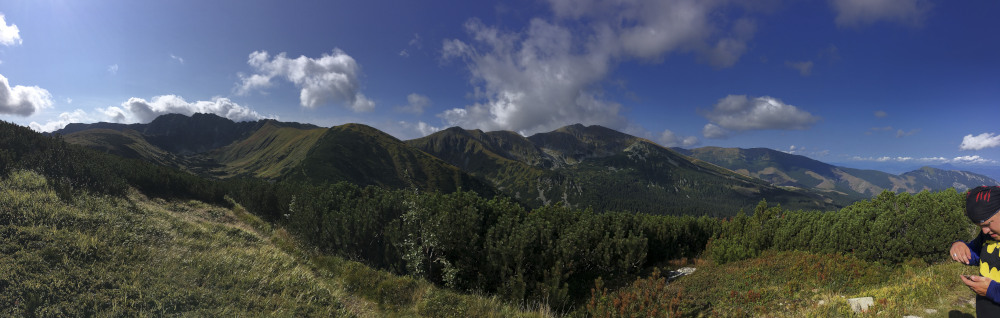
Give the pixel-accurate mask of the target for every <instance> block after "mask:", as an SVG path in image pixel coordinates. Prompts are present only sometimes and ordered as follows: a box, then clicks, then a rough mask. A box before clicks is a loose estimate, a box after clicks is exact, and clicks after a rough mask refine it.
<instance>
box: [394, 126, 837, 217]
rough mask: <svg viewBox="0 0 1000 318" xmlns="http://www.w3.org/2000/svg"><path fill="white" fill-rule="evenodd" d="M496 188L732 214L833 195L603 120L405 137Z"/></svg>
mask: <svg viewBox="0 0 1000 318" xmlns="http://www.w3.org/2000/svg"><path fill="white" fill-rule="evenodd" d="M407 143H408V144H410V145H412V146H414V147H417V148H419V149H421V150H423V151H425V152H427V153H430V154H433V155H435V156H437V157H438V158H441V159H442V160H445V161H447V162H449V163H451V164H453V165H455V166H457V167H460V168H462V169H464V170H466V171H467V172H469V173H471V174H473V175H476V176H480V177H483V178H485V179H487V180H489V181H491V182H493V184H494V185H495V186H497V188H498V189H500V190H501V191H504V192H506V193H509V194H511V195H512V196H515V197H517V198H519V199H520V200H522V201H524V202H527V203H528V204H530V205H532V206H540V205H546V204H553V203H556V202H562V203H563V204H566V205H570V206H574V207H592V208H594V209H597V210H599V211H612V210H617V211H634V212H645V213H652V214H708V215H731V214H735V213H736V211H738V210H739V209H740V208H747V207H750V206H752V205H753V204H756V202H758V201H759V200H760V199H763V198H766V199H767V200H768V201H769V202H777V203H781V204H782V205H784V206H789V207H795V208H803V209H826V208H831V207H833V206H832V205H830V202H828V201H826V200H825V199H824V198H822V197H819V196H817V195H813V194H810V193H808V192H805V191H790V190H787V189H783V188H779V187H775V186H772V185H770V184H767V183H764V182H760V181H759V180H755V179H752V178H749V177H745V176H741V175H738V174H735V173H732V172H731V171H728V170H726V169H722V168H719V167H717V166H715V165H711V164H706V163H704V162H699V161H691V160H689V159H688V158H687V157H685V156H683V155H680V154H678V153H677V152H675V151H673V150H671V149H667V148H664V147H660V146H659V145H656V144H655V143H652V142H650V141H648V140H645V139H642V138H638V137H634V136H630V135H628V134H624V133H621V132H618V131H615V130H612V129H608V128H605V127H600V126H589V127H585V126H582V125H572V126H566V127H563V128H560V129H558V130H555V131H552V132H549V133H540V134H536V135H534V136H531V137H527V138H526V137H523V136H520V135H517V134H515V133H512V132H488V133H483V132H482V131H478V130H468V131H467V130H462V129H460V128H457V127H455V128H449V129H446V130H443V131H440V132H437V133H435V134H432V135H429V136H427V137H424V138H419V139H415V140H411V141H408V142H407Z"/></svg>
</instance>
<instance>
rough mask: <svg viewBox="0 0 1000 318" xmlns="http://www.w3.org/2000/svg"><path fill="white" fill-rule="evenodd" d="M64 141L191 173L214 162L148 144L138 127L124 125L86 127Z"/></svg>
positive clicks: (203, 170)
mask: <svg viewBox="0 0 1000 318" xmlns="http://www.w3.org/2000/svg"><path fill="white" fill-rule="evenodd" d="M63 138H64V140H65V141H66V142H69V143H72V144H77V145H81V146H84V147H87V148H91V149H95V150H98V151H101V152H105V153H109V154H113V155H117V156H121V157H125V158H131V159H141V160H146V161H149V162H152V163H155V164H158V165H161V166H166V167H171V168H175V169H180V170H185V171H188V172H192V173H209V171H210V170H211V169H213V168H217V167H218V164H216V163H215V162H214V161H212V160H211V159H210V158H206V157H204V156H197V155H186V156H185V155H178V154H174V153H171V152H169V151H166V150H163V149H162V148H160V147H157V146H155V145H153V144H150V143H149V142H148V141H147V140H146V138H144V137H143V136H142V134H140V133H139V132H138V131H135V130H131V129H125V130H122V131H118V130H113V129H103V128H99V129H87V130H80V131H76V132H73V133H70V134H67V135H65V136H64V137H63Z"/></svg>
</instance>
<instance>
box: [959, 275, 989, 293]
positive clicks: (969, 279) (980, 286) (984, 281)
mask: <svg viewBox="0 0 1000 318" xmlns="http://www.w3.org/2000/svg"><path fill="white" fill-rule="evenodd" d="M959 277H961V278H962V282H963V283H965V286H969V289H971V290H972V291H973V292H975V293H976V295H979V296H986V290H987V289H989V288H990V282H992V281H993V280H992V279H989V278H986V277H982V276H965V275H959Z"/></svg>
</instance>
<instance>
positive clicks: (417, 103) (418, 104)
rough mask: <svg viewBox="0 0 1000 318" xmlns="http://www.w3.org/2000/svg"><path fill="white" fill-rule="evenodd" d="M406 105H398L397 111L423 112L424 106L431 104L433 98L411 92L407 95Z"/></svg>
mask: <svg viewBox="0 0 1000 318" xmlns="http://www.w3.org/2000/svg"><path fill="white" fill-rule="evenodd" d="M406 102H407V104H406V106H400V107H396V111H398V112H403V113H413V114H422V113H423V112H424V108H427V106H430V104H431V99H430V98H427V96H424V95H420V94H416V93H414V94H410V95H407V96H406Z"/></svg>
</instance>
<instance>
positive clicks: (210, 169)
mask: <svg viewBox="0 0 1000 318" xmlns="http://www.w3.org/2000/svg"><path fill="white" fill-rule="evenodd" d="M55 134H60V135H63V134H65V135H66V136H67V140H68V141H70V142H74V143H79V144H83V145H86V146H88V147H91V148H95V149H99V150H103V151H105V152H109V153H115V154H118V155H122V156H126V157H133V158H135V157H140V158H143V159H145V160H149V161H152V162H154V163H157V164H161V165H168V166H173V167H179V168H182V169H184V170H187V171H189V172H192V173H196V174H202V175H209V176H213V177H217V178H230V177H237V176H248V177H255V178H264V179H270V180H300V181H305V182H312V183H324V182H338V181H347V182H351V183H355V184H359V185H379V186H384V187H390V188H416V189H421V190H438V191H445V192H451V191H457V190H459V189H465V190H474V191H477V192H483V193H506V194H507V195H510V196H511V197H513V198H515V199H517V200H518V201H520V202H522V203H525V204H527V205H528V206H536V207H537V206H543V205H550V204H556V203H561V204H564V205H568V206H577V207H591V208H594V209H597V210H599V211H632V212H645V213H652V214H709V215H718V216H725V215H731V214H734V213H735V211H736V210H739V209H748V208H752V207H753V206H754V205H755V204H756V203H757V202H758V201H760V200H762V199H766V200H767V201H768V202H769V203H779V204H782V206H783V207H786V208H795V209H807V210H813V209H816V210H828V209H832V208H838V207H842V206H845V205H847V204H850V203H851V202H854V201H857V200H861V199H867V198H870V197H872V196H874V195H877V194H878V193H880V192H881V191H883V190H889V191H894V192H910V193H914V192H918V191H921V190H924V189H927V190H942V189H944V188H947V186H954V187H956V188H958V189H959V190H960V191H961V190H962V187H963V186H964V187H968V186H969V185H970V183H969V182H970V181H969V180H978V181H980V182H995V180H992V179H989V178H987V177H983V176H979V175H976V174H974V173H969V172H948V171H938V170H931V169H932V168H928V169H924V170H915V171H911V172H907V173H904V174H901V175H892V174H889V173H885V172H881V171H876V170H862V169H852V168H846V167H839V166H834V165H830V164H827V163H824V162H820V161H818V160H814V159H811V158H807V157H804V156H799V155H794V154H788V153H784V152H780V151H777V150H772V149H767V148H750V149H741V148H720V147H702V148H696V149H690V150H688V149H682V148H668V147H663V146H660V145H659V144H656V143H655V142H652V141H649V140H647V139H644V138H640V137H636V136H632V135H629V134H626V133H622V132H619V131H616V130H614V129H610V128H607V127H603V126H599V125H591V126H585V125H582V124H574V125H568V126H565V127H561V128H558V129H555V130H553V131H550V132H543V133H538V134H534V135H532V136H527V137H526V136H522V135H520V134H518V133H515V132H512V131H492V132H484V131H482V130H479V129H474V130H466V129H463V128H461V127H451V128H447V129H443V130H441V131H438V132H436V133H434V134H431V135H428V136H425V137H422V138H416V139H412V140H406V141H403V140H399V139H397V138H395V137H393V136H390V135H388V134H386V133H384V132H382V131H380V130H378V129H375V128H373V127H369V126H366V125H362V124H345V125H340V126H335V127H331V128H322V127H318V126H314V125H309V124H299V123H285V122H279V121H276V120H270V119H269V120H259V121H256V122H233V121H231V120H228V119H225V118H222V117H218V116H216V115H210V114H195V115H193V116H185V115H179V114H172V115H164V116H160V117H158V118H157V119H155V120H154V121H153V122H151V123H149V124H127V125H126V124H113V123H97V124H89V125H88V124H73V125H68V126H67V127H66V128H64V129H62V130H59V131H57V132H55ZM945 185H947V186H945ZM486 195H487V196H489V195H490V194H486ZM719 198H723V200H722V201H719Z"/></svg>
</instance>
